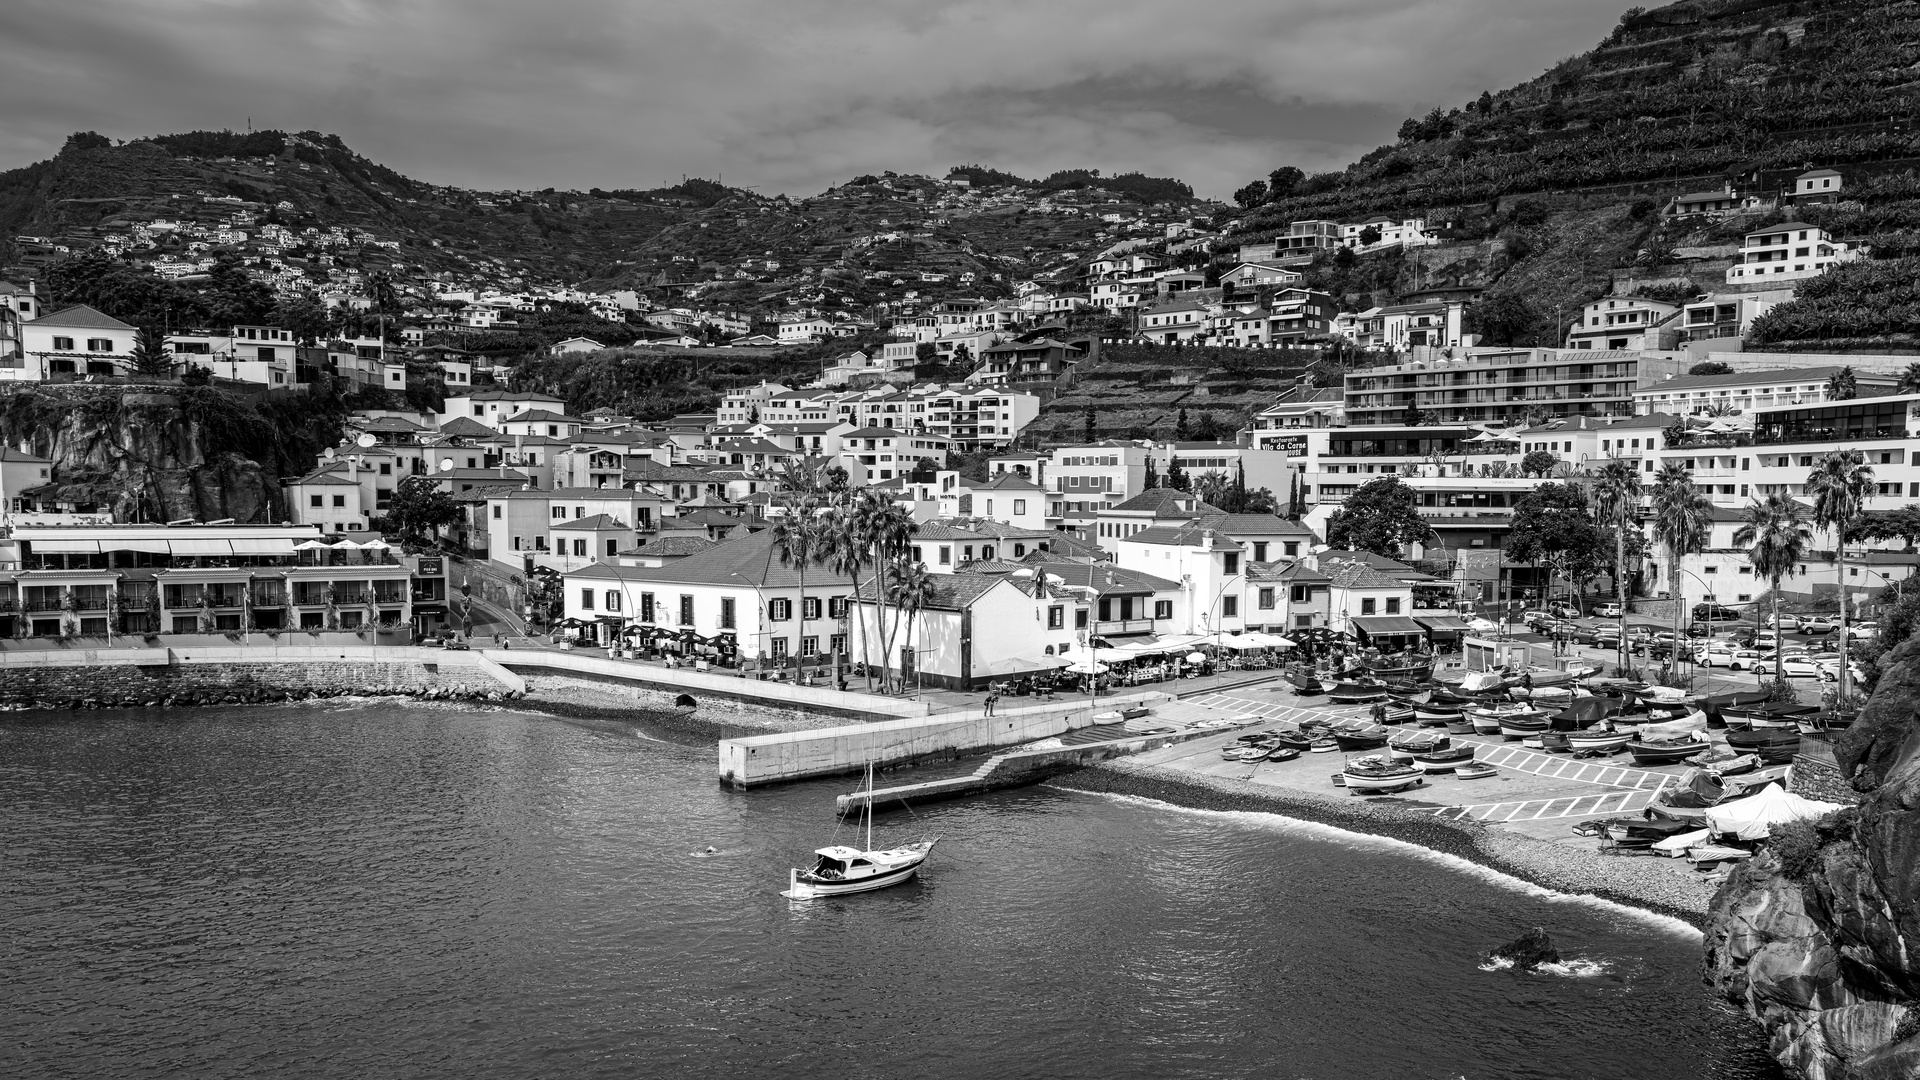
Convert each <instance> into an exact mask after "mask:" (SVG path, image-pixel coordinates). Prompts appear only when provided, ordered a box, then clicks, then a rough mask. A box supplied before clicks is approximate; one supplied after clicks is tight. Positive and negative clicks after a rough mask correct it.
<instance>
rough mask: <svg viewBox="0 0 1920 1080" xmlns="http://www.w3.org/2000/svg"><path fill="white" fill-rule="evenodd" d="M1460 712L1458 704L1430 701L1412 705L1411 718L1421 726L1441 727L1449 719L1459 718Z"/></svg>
mask: <svg viewBox="0 0 1920 1080" xmlns="http://www.w3.org/2000/svg"><path fill="white" fill-rule="evenodd" d="M1461 715H1462V713H1461V711H1460V706H1458V705H1435V704H1434V703H1432V702H1431V701H1429V702H1428V703H1426V704H1425V705H1415V706H1414V707H1413V718H1414V719H1415V720H1417V721H1419V723H1420V725H1421V726H1422V727H1441V726H1443V725H1445V724H1446V723H1447V722H1448V721H1450V720H1458V719H1460V717H1461Z"/></svg>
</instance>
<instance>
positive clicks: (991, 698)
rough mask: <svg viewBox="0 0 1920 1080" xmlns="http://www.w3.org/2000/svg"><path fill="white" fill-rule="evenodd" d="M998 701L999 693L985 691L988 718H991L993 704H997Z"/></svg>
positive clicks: (996, 691)
mask: <svg viewBox="0 0 1920 1080" xmlns="http://www.w3.org/2000/svg"><path fill="white" fill-rule="evenodd" d="M999 700H1000V691H998V690H988V691H987V715H988V716H992V715H993V706H994V703H995V702H997V701H999Z"/></svg>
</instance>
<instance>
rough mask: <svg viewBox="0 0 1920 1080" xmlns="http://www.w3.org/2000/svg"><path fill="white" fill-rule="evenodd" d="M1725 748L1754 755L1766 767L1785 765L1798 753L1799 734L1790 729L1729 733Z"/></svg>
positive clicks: (1763, 729)
mask: <svg viewBox="0 0 1920 1080" xmlns="http://www.w3.org/2000/svg"><path fill="white" fill-rule="evenodd" d="M1727 746H1728V747H1730V748H1732V749H1734V750H1738V751H1740V752H1741V753H1745V754H1756V755H1758V756H1759V758H1760V760H1761V762H1763V763H1764V764H1767V765H1785V764H1786V763H1788V762H1790V761H1792V760H1793V755H1795V754H1797V753H1799V752H1800V733H1799V732H1798V731H1796V730H1793V729H1790V728H1762V729H1760V730H1758V731H1729V732H1727Z"/></svg>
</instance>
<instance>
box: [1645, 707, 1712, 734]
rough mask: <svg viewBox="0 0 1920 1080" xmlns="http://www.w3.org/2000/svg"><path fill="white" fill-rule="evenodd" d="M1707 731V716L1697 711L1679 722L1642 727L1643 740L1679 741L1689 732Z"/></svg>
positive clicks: (1673, 721)
mask: <svg viewBox="0 0 1920 1080" xmlns="http://www.w3.org/2000/svg"><path fill="white" fill-rule="evenodd" d="M1705 730H1707V714H1706V713H1703V712H1701V711H1700V710H1699V709H1695V710H1693V711H1692V712H1690V713H1688V714H1687V715H1685V716H1683V717H1681V718H1680V719H1678V720H1668V721H1666V722H1664V723H1659V724H1643V725H1641V727H1640V737H1641V738H1642V739H1679V738H1684V737H1686V735H1687V734H1688V733H1689V732H1694V731H1705Z"/></svg>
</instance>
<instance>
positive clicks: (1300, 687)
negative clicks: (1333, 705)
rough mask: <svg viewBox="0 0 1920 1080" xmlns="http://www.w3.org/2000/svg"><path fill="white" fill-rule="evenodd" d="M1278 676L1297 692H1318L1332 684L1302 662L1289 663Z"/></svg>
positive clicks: (1323, 690)
mask: <svg viewBox="0 0 1920 1080" xmlns="http://www.w3.org/2000/svg"><path fill="white" fill-rule="evenodd" d="M1280 677H1281V678H1283V679H1285V680H1286V681H1287V684H1288V685H1289V686H1292V687H1293V690H1294V693H1297V694H1319V693H1324V692H1325V691H1326V690H1328V689H1330V688H1331V686H1332V684H1331V683H1328V682H1326V681H1325V680H1323V679H1321V678H1320V675H1319V673H1318V672H1316V671H1314V670H1313V669H1312V668H1310V667H1307V666H1306V665H1304V664H1289V665H1287V669H1286V670H1285V671H1283V672H1281V673H1280Z"/></svg>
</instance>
